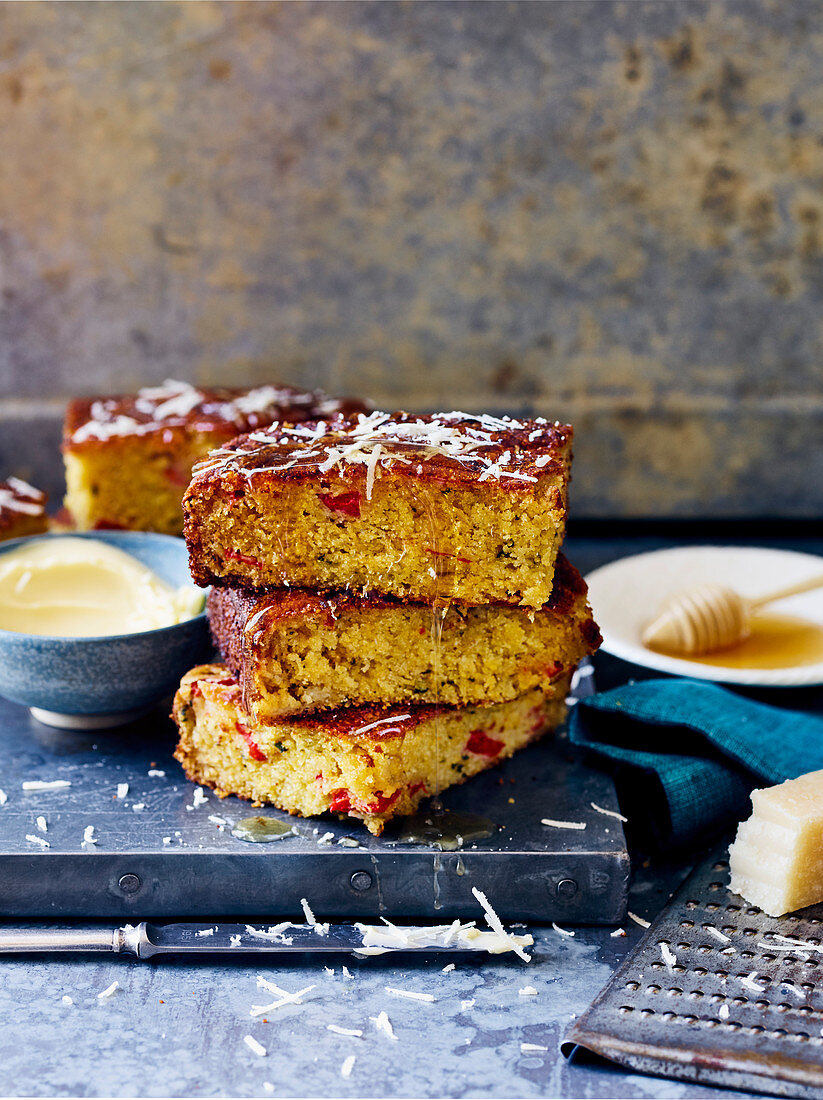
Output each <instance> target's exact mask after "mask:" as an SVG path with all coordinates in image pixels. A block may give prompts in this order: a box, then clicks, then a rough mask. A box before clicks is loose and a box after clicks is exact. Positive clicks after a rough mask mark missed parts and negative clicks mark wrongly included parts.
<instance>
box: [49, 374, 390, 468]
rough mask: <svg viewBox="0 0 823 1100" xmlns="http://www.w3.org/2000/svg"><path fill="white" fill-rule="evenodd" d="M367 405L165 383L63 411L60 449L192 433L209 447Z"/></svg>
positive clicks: (279, 390) (267, 390)
mask: <svg viewBox="0 0 823 1100" xmlns="http://www.w3.org/2000/svg"><path fill="white" fill-rule="evenodd" d="M367 409H368V406H367V405H366V404H365V403H364V402H362V401H359V400H357V399H354V398H342V399H339V400H338V399H337V398H331V397H329V396H328V395H326V394H325V393H323V392H322V391H321V390H313V391H306V390H300V389H296V388H295V387H293V386H281V385H277V384H275V385H265V386H256V387H243V388H240V387H228V386H217V387H210V388H202V387H193V386H190V385H188V384H187V383H168V382H167V383H164V384H163V385H162V386H155V387H145V388H143V389H142V390H139V391H138V392H137V393H134V394H119V395H113V396H110V397H101V396H98V397H88V398H78V399H76V400H74V401H72V402H71V403H70V404H69V406H68V409H67V410H66V419H65V423H64V427H63V449H64V451H69V450H72V451H74V450H78V449H81V448H84V447H95V446H100V445H101V444H105V443H107V442H109V441H110V440H111V439H112V438H115V439H122V438H129V437H134V436H142V435H147V434H160V435H162V437H163V442H164V443H166V444H173V443H175V441H178V442H181V441H182V440H184V439H185V437H186V435H187V434H188V433H191V432H197V433H202V434H205V435H212V436H214V440H213V445H214V446H217V445H218V443H221V442H228V441H229V440H231V439H233V438H234V436H236V435H240V434H241V433H243V432H250V431H253V430H255V429H257V428H263V427H265V426H267V425H269V424H271V423H272V422H273V421H279V420H284V421H288V422H290V423H301V422H302V421H304V420H315V419H317V418H318V417H322V416H326V417H334V416H338V415H342V414H345V415H353V414H355V413H358V412H365V411H367Z"/></svg>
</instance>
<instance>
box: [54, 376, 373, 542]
mask: <svg viewBox="0 0 823 1100" xmlns="http://www.w3.org/2000/svg"><path fill="white" fill-rule="evenodd" d="M365 409H366V406H365V405H364V404H363V403H362V402H360V401H349V400H347V401H337V400H335V399H333V398H330V397H327V396H326V395H325V394H324V393H321V392H320V391H315V392H313V393H307V392H305V391H303V390H297V389H292V388H291V387H290V386H257V387H255V388H253V389H227V388H219V389H198V388H196V387H195V386H192V385H190V384H189V383H188V382H175V381H167V382H164V383H163V385H162V386H153V387H147V388H145V389H141V390H139V391H138V392H137V393H136V394H130V395H126V396H119V397H96V398H89V399H84V400H78V401H72V403H71V404H70V405H69V407H68V410H67V413H66V422H65V426H64V431H63V459H64V463H65V467H66V486H67V490H68V491H67V493H66V498H65V506H66V508H67V509H68V511H69V512H70V513H71V515H72V517H73V519H74V524H75V526H76V527H77V528H78V529H80V530H86V529H91V528H107V527H114V528H117V527H125V528H129V529H134V530H145V531H160V532H164V533H165V534H169V535H179V534H181V533H182V530H183V515H182V509H181V501H182V498H183V490H184V489H185V487H186V486H187V485H188V483H189V480H190V478H191V471H192V466H193V465H194V463H195V462H198V461H199V460H200V459H202V458H204V457H205V456H206V455H207V454H208V453H209V451H211V450H212V449H213V448H215V447H219V446H221V445H222V444H224V443H227V442H228V441H229V440H230V439H232V438H233V437H234V436H236V435H240V434H241V432H248V431H251V430H252V429H254V428H258V427H262V426H264V425H266V424H271V423H272V421H274V420H288V421H290V422H292V423H298V422H300V421H302V420H316V419H317V417H320V416H335V415H337V414H338V413H341V412H347V413H352V412H358V411H364V410H365Z"/></svg>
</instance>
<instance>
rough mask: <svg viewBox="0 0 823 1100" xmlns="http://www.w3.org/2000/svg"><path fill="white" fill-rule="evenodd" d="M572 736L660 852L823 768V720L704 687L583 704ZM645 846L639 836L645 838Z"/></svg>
mask: <svg viewBox="0 0 823 1100" xmlns="http://www.w3.org/2000/svg"><path fill="white" fill-rule="evenodd" d="M569 739H570V740H571V741H572V743H573V744H575V745H578V746H581V747H582V748H584V749H585V750H586V753H587V754H588V755H590V756H591V757H594V758H595V759H596V760H597V761H598V762H599V763H600V764H602V765H605V766H607V767H608V768H609V770H611V771H612V772H613V773H614V774H615V779H616V781H617V784H618V792H619V794H620V799H621V805H622V806H623V810H624V813H626V814H627V816H629V818H630V821H631V820H632V818H635V819H636V820H635V827H634V828H633V830H632V831H633V832H634V834H635V836H636V837H637V826H639V827H640V828H644V829H650V830H651V832H652V833H653V835H654V838H655V840H656V842H657V844H658V845H659V846H670V847H681V846H684V845H691V844H694V843H695V842H697V841H702V840H707V839H709V838H710V837H712V836H715V835H717V834H719V833H720V832H721V831H722V830H723V829H727V828H729V827H730V826H731V825H732V823H733V822H735V821H740V820H742V819H743V818H745V817H748V816H749V814H750V811H751V806H750V800H749V794H750V792H751V791H752V789H753V788H754V787H764V786H771V785H772V784H775V783H782V782H783V781H784V780H786V779H794V778H796V776H798V775H803V774H804V773H805V772H811V771H816V770H818V769H820V768H823V718H821V717H820V716H818V715H813V714H808V713H805V712H802V711H790V710H784V709H782V708H780V707H774V706H769V705H768V704H766V703H759V702H756V701H754V700H752V699H747V698H746V697H745V696H742V695H737V694H735V693H734V692H732V691H728V690H727V689H726V688H722V687H719V686H717V685H716V684H712V683H708V682H706V681H703V680H677V679H665V680H638V681H636V682H633V683H629V684H625V685H624V686H623V687H619V688H614V689H613V690H611V691H605V692H602V693H600V694H598V695H591V696H589V697H588V698H586V699H582V700H581V701H580V702H579V703H578V704H577V705H576V706H575V707H573V708H572V710H571V713H570V716H569ZM638 839H640V838H638Z"/></svg>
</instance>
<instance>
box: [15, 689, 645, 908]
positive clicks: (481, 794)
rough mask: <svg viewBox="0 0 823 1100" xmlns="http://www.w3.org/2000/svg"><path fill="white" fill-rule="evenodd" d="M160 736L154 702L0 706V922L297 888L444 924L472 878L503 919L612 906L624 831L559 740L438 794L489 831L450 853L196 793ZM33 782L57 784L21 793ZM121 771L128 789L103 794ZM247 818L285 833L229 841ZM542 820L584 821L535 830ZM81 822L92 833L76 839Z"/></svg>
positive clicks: (281, 899) (276, 903)
mask: <svg viewBox="0 0 823 1100" xmlns="http://www.w3.org/2000/svg"><path fill="white" fill-rule="evenodd" d="M174 744H175V730H174V728H173V726H172V724H171V722H170V721H169V720H168V719H167V718H166V717H165V713H164V712H163V711H160V710H158V711H157V712H156V713H154V714H152V715H151V716H149V717H148V718H146V719H144V720H142V721H140V722H137V723H134V724H133V725H131V726H126V727H122V728H120V729H115V730H108V731H104V732H100V731H97V732H93V733H76V732H66V731H61V730H56V729H51V728H49V727H46V726H42V725H40V724H39V723H38V722H36V721H35V720H34V719H33V718H32V717H31V716H30V715H29V713H28V711H27V710H26V709H25V708H23V707H20V706H16V705H14V704H12V703H8V702H6V701H5V700H0V788H2V789H3V790H4V791H5V794H6V797H7V801H6V803H5V804H4V805H2V806H0V882H2V888H0V916H2V917H16V918H19V917H27V918H43V917H46V918H58V917H120V918H126V919H129V918H133V919H138V918H139V919H148V918H153V917H170V916H172V917H196V916H207V917H215V916H240V915H246V916H253V915H256V916H262V915H270V916H275V915H282V916H292V915H300V914H301V913H302V910H301V907H300V899H301V898H303V897H307V898H308V899H309V900H310V903H311V905H312V908H313V909H314V911H315V912H316V913H317V914H318V915H319V916H323V917H337V916H339V917H353V916H356V917H363V918H368V917H370V916H380V915H385V916H387V917H391V918H394V917H413V918H431V919H435V920H438V921H442V920H444V919H445V918H454V917H458V916H460V917H468V916H471V917H476V916H477V914H478V906H477V901H476V900H475V898H474V897H473V896H472V893H471V888H472V887H473V886H476V887H478V888H479V889H481V890H483V891H484V892H485V893H486V894H487V896H488V898H489V900H490V901H491V903H492V904H493V905H494V907H495V908H496V910H497V912H498V913H499V914H500V916H501V917H504V918H506V919H508V920H529V921H535V920H538V921H551V920H557V921H570V922H575V921H577V922H592V923H615V922H618V921H620V920H621V919H622V918H623V915H624V913H625V908H626V889H627V880H628V871H629V858H628V853H627V851H626V844H625V839H624V836H623V830H622V827H621V824H620V822H619V821H618V820H617V819H616V818H614V817H608V816H605V815H603V814H601V813H598V812H596V811H595V810H593V809H592V808H591V803H592V802H595V803H597V804H598V805H599V806H601V807H602V808H603V809H606V810H612V811H614V810H617V809H618V806H617V799H616V796H615V791H614V786H613V784H612V781H611V779H610V778H608V777H607V776H605V775H603V774H602V773H599V772H596V771H593V770H591V769H589V768H587V767H585V766H584V765H582V764H581V763H579V762H577V761H575V760H573V759H572V757H571V754H570V753H569V751H568V745H567V743H566V742H565V740H564V739H563V737H562V735H561V736H560V738H559V739H557V740H556V741H554V742H551V741H549V742H546V743H543V744H537V745H534V746H532V747H530V748H529V749H526V750H525V751H523V752H521V753H518V754H517V755H515V757H514V758H513V759H511V760H510V761H508V762H507V763H505V764H504V765H502V766H501V767H499V768H495V769H493V770H491V771H490V772H487V773H484V774H483V775H480V776H477V777H475V778H473V779H472V780H471V781H469V782H468V783H466V784H465V785H463V786H462V787H456V788H453V789H452V790H449V791H447V792H446V794H445V795H444V798H443V802H444V804H445V806H446V808H448V809H451V810H455V811H461V812H464V813H479V814H482V815H483V816H485V817H486V818H489V819H491V820H492V821H493V822H494V823H495V824H496V825H498V826H500V828H499V829H498V831H497V832H496V833H495V834H494V835H493V836H492V837H490V838H489V839H487V840H478V841H476V842H468V843H467V845H466V847H465V848H464V849H463V850H462V851H456V852H438V851H436V850H433V849H432V848H430V847H426V846H424V845H421V844H401V843H399V841H398V836H399V831H391V830H389V829H387V830H386V832H385V833H384V835H383V836H382V837H380V838H376V837H372V836H370V835H369V834H368V833H367V832H366V830H365V828H363V827H362V826H359V825H357V824H355V823H353V822H343V823H341V822H340V821H339V820H338V819H337V818H336V817H324V818H315V819H304V820H301V819H294V818H290V817H288V815H286V814H281V813H279V812H278V811H277V810H273V809H271V808H269V807H266V808H264V809H262V810H259V811H256V810H252V809H251V808H250V806H249V804H248V803H246V802H242V801H241V800H239V799H236V798H227V799H224V800H221V799H219V798H217V797H216V796H215V795H214V794H213V793H212V792H211V791H208V790H204V792H203V796H202V801H201V799H200V798H195V797H194V796H195V786H194V785H193V784H191V783H189V782H188V781H187V780H186V779H185V777H184V775H183V773H182V771H181V769H180V767H179V765H178V764H177V763H176V761H175V760H174V759H173V758H172V750H173V747H174ZM152 773H154V774H152ZM157 773H161V774H157ZM37 780H40V781H47V782H48V781H54V780H66V781H68V782H69V783H70V784H71V786H68V787H62V788H58V789H54V790H41V791H24V790H23V787H22V785H23V783H24V782H27V781H29V782H30V781H37ZM123 783H128V785H129V789H128V795H127V796H126V797H125V798H118V797H117V786H118V784H123ZM253 813H260V814H263V815H266V816H270V817H279V818H281V819H282V820H283V821H286V822H288V823H289V824H290V825H294V828H295V832H294V833H293V834H292V835H290V836H288V837H286V838H285V839H282V840H278V841H275V842H274V843H269V844H250V843H248V842H244V841H242V840H239V839H237V838H236V837H234V836H232V833H231V824H232V823H234V822H237V821H239V820H241V819H242V818H245V817H247V816H249V815H250V814H253ZM38 816H42V817H43V818H44V819H45V822H46V826H47V831H46V832H42V831H41V829H39V828H38V826H37V818H38ZM544 817H548V818H553V819H560V820H576V821H584V820H585V821H586V823H587V827H586V829H585V830H565V829H564V830H560V829H555V828H548V827H546V826H544V825H541V823H540V822H541V818H544ZM221 821H224V822H226V823H227V824H224V825H221V824H220V822H221ZM89 825H93V826H94V834H93V836H94V838H95V839H96V844H88V843H87V844H86V846H85V847H84V846H83V844H82V842H83V837H84V831H85V829H86V828H87V826H89ZM327 834H328V835H327ZM27 837H35V838H38V839H39V841H40V843H38V839H35V840H31V839H26V838H27ZM164 838H167V839H166V840H165V843H164ZM341 841H344V843H341ZM352 841H354V842H356V846H355V845H354V844H352V843H351V842H352ZM43 842H44V843H45V844H48V845H49V846H48V847H43V846H42V844H43Z"/></svg>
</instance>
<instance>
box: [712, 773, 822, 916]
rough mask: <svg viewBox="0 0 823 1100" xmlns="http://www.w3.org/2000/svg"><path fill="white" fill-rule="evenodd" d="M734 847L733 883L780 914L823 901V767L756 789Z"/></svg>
mask: <svg viewBox="0 0 823 1100" xmlns="http://www.w3.org/2000/svg"><path fill="white" fill-rule="evenodd" d="M752 809H753V811H754V812H753V813H752V816H751V817H750V818H749V819H748V821H742V822H741V823H740V825H739V827H738V830H737V836H736V837H735V841H734V843H733V844H732V845H731V847H730V848H729V867H730V870H731V882H730V884H729V889H730V890H732V891H733V892H734V893H735V894H740V896H741V897H744V898H745V899H746V901H748V902H751V903H752V904H754V905H757V906H758V907H759V908H760V909H762V910H763V912H764V913H768V914H769V915H770V916H772V917H780V916H782V915H783V914H784V913H791V912H793V911H794V910H795V909H804V908H805V907H806V906H807V905H814V904H815V903H816V902H819V901H823V771H816V772H809V773H808V774H807V775H801V776H800V777H799V778H798V779H789V780H787V781H786V782H785V783H779V784H777V786H775V787H765V788H763V789H762V790H755V791H752Z"/></svg>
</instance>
